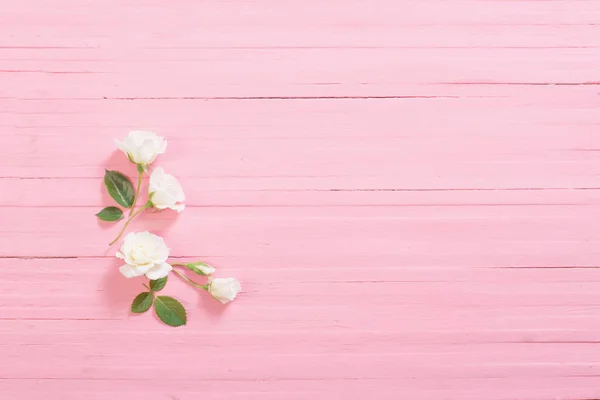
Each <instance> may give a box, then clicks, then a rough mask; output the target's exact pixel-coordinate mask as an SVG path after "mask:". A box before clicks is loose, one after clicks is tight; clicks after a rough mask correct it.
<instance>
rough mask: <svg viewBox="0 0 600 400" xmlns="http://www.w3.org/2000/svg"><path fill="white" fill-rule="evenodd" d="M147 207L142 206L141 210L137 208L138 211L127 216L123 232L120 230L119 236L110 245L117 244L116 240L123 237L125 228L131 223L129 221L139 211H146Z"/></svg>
mask: <svg viewBox="0 0 600 400" xmlns="http://www.w3.org/2000/svg"><path fill="white" fill-rule="evenodd" d="M147 208H148V207H146V206H144V207H141V208H140V209H139V210H137V211H136V212H134V213H133V214H132V215H131V216H130V217H129V218H127V221H125V224H124V225H123V229H121V232H119V236H117V237H116V238H115V240H113V241H112V242H110V243H109V244H108V245H109V246H112V245H113V244H115V242H116V241H117V240H119V239H121V236H123V233H124V232H125V229H127V225H129V223H130V222H131V220H133V219H134V218H135V217H136V216H137V215H138V214H139V213H141V212H142V211H144V210H145V209H147Z"/></svg>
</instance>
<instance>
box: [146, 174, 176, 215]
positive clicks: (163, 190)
mask: <svg viewBox="0 0 600 400" xmlns="http://www.w3.org/2000/svg"><path fill="white" fill-rule="evenodd" d="M148 193H149V195H150V200H151V201H152V204H153V205H154V207H156V208H158V209H160V210H164V209H165V208H170V209H171V210H175V211H182V210H183V209H184V208H185V205H184V204H177V203H178V202H182V201H184V200H185V195H184V194H183V189H182V188H181V185H180V184H179V182H177V179H176V178H175V177H174V176H173V175H169V174H167V173H165V170H164V169H162V167H157V168H156V169H155V170H154V171H153V172H152V175H150V184H149V186H148Z"/></svg>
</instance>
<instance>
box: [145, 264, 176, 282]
mask: <svg viewBox="0 0 600 400" xmlns="http://www.w3.org/2000/svg"><path fill="white" fill-rule="evenodd" d="M172 269H173V267H172V266H171V264H169V263H166V262H164V263H161V264H156V265H155V266H154V267H152V268H150V270H149V271H148V272H146V276H147V277H148V278H149V279H152V280H154V279H160V278H164V277H165V276H167V275H169V272H171V270H172Z"/></svg>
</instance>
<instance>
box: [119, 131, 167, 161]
mask: <svg viewBox="0 0 600 400" xmlns="http://www.w3.org/2000/svg"><path fill="white" fill-rule="evenodd" d="M115 144H116V145H117V147H118V148H119V149H121V150H122V151H123V153H125V154H127V157H128V158H129V160H130V161H131V162H133V163H135V164H141V165H144V166H146V165H150V164H152V163H153V162H154V160H156V157H157V156H158V155H159V154H163V153H164V152H165V150H166V149H167V139H165V138H164V137H161V136H158V135H157V134H156V133H154V132H146V131H131V132H129V135H128V136H127V137H126V138H125V139H124V140H123V141H122V142H119V141H118V140H117V139H115Z"/></svg>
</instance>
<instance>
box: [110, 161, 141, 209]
mask: <svg viewBox="0 0 600 400" xmlns="http://www.w3.org/2000/svg"><path fill="white" fill-rule="evenodd" d="M104 185H105V186H106V189H107V190H108V194H110V197H112V198H113V199H114V200H115V201H116V202H117V203H118V204H120V205H122V206H123V207H125V208H131V206H133V200H134V197H135V193H134V191H133V185H132V184H131V181H130V180H129V178H127V177H126V176H125V175H123V174H122V173H120V172H119V171H109V170H106V173H105V174H104Z"/></svg>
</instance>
